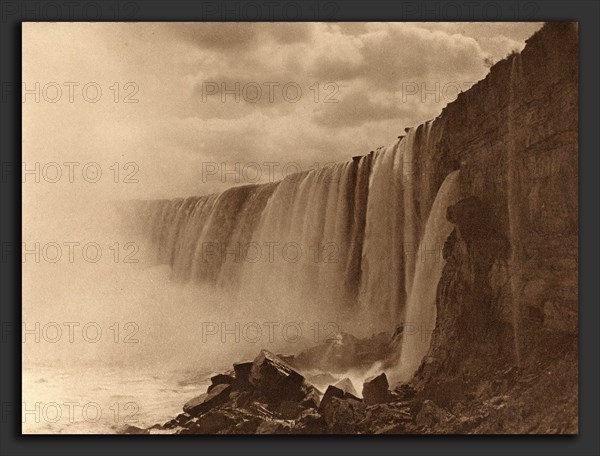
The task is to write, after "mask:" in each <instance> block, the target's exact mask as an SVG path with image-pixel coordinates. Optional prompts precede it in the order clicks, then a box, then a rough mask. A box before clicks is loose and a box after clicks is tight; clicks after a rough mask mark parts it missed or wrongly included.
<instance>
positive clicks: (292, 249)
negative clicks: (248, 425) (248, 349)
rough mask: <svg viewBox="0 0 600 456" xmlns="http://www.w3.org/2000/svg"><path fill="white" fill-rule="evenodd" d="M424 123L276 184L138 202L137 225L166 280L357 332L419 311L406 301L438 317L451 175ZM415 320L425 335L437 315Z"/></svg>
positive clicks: (436, 136)
mask: <svg viewBox="0 0 600 456" xmlns="http://www.w3.org/2000/svg"><path fill="white" fill-rule="evenodd" d="M432 124H433V122H429V123H427V124H425V125H422V126H421V127H419V128H414V129H411V130H410V131H409V132H408V134H407V135H406V136H404V137H401V138H400V139H399V140H398V141H397V142H396V143H394V144H392V145H391V146H389V147H383V148H379V149H378V150H376V151H372V152H371V153H369V154H368V155H365V156H359V157H354V158H353V159H352V160H350V161H347V162H344V163H339V164H334V165H331V166H327V167H323V168H321V169H319V170H308V171H305V172H301V173H297V174H294V175H290V176H288V177H286V178H285V179H283V180H281V181H279V182H273V183H266V184H262V185H243V186H238V187H233V188H230V189H227V190H226V191H224V192H222V193H219V194H212V195H206V196H194V197H188V198H182V199H172V200H157V201H145V202H139V204H138V207H137V217H138V220H139V226H141V227H143V230H144V232H145V235H146V236H147V238H148V239H149V241H150V244H151V246H152V249H153V251H154V252H155V259H156V261H157V262H158V263H161V264H168V265H169V266H170V267H171V270H172V278H173V280H176V281H182V282H194V283H199V284H203V285H208V286H209V287H214V288H216V289H220V290H223V291H224V292H225V293H226V294H227V296H228V299H233V300H235V302H236V303H237V305H238V306H252V307H253V308H256V307H259V308H264V309H265V310H269V309H272V312H273V313H274V314H277V313H278V312H281V315H286V312H288V311H290V310H291V309H293V308H298V307H301V308H302V309H304V312H308V313H309V314H310V313H311V312H315V313H316V314H318V315H322V316H327V317H328V318H329V319H332V320H334V321H337V322H344V323H345V324H347V325H349V326H350V327H355V328H354V332H357V331H358V332H362V333H365V334H368V333H373V332H376V331H383V330H385V331H394V330H395V329H396V327H398V326H400V325H401V324H402V323H403V322H404V319H405V317H406V316H407V315H410V316H411V318H414V317H415V316H417V315H420V311H415V310H414V309H407V302H412V303H413V304H412V305H413V306H416V307H422V306H427V307H428V310H426V311H424V313H425V314H427V315H430V316H431V315H434V314H435V311H434V309H433V307H434V306H435V290H436V282H432V281H431V280H430V277H429V275H428V271H430V270H441V266H442V265H443V258H442V253H441V252H442V246H443V242H444V240H445V237H446V236H447V234H448V233H447V232H446V231H447V229H446V228H445V224H447V223H448V222H445V212H446V208H447V206H448V205H449V204H451V203H452V202H454V200H456V184H455V182H454V181H455V180H456V174H457V173H456V172H453V170H451V169H446V170H442V171H441V172H440V170H433V169H432V168H431V163H432V162H431V157H433V155H434V154H435V151H436V148H437V147H438V146H439V142H440V138H441V136H442V132H441V131H436V133H434V129H433V128H432ZM444 179H446V181H445V182H444ZM442 182H444V184H443V185H442ZM438 190H439V192H438ZM436 195H437V198H436ZM432 207H433V211H432ZM442 225H444V229H441V228H439V227H440V226H442ZM146 230H147V231H146ZM432 230H433V231H436V230H437V231H439V233H437V232H433V231H432ZM442 233H443V235H442ZM438 275H439V274H438ZM417 294H418V295H419V297H418V298H417V297H416V296H415V298H413V299H412V301H411V300H408V297H410V296H413V295H417ZM421 298H422V299H421ZM412 324H413V325H415V326H416V327H418V328H419V330H422V331H424V332H425V333H426V332H431V330H432V329H433V327H429V325H434V321H431V318H427V321H425V320H423V321H418V322H417V321H415V322H412ZM425 339H426V338H425ZM425 339H423V340H424V341H425ZM413 340H421V338H419V337H417V338H413ZM427 346H428V344H427ZM417 351H418V352H419V353H425V352H426V351H427V347H424V348H421V349H419V350H417Z"/></svg>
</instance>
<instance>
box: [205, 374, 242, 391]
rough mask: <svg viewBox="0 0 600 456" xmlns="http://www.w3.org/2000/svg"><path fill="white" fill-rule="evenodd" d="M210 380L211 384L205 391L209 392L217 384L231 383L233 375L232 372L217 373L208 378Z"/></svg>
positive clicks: (233, 379) (233, 380)
mask: <svg viewBox="0 0 600 456" xmlns="http://www.w3.org/2000/svg"><path fill="white" fill-rule="evenodd" d="M210 382H211V385H210V386H209V387H208V389H207V390H206V392H207V393H210V392H211V391H212V390H213V389H214V387H215V386H217V385H232V384H233V383H234V382H235V376H234V374H233V372H230V373H224V374H217V375H213V376H212V377H211V378H210Z"/></svg>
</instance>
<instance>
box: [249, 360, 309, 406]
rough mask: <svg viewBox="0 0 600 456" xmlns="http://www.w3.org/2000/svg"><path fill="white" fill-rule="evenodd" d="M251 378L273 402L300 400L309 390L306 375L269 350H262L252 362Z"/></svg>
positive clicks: (256, 386) (253, 384) (251, 382)
mask: <svg viewBox="0 0 600 456" xmlns="http://www.w3.org/2000/svg"><path fill="white" fill-rule="evenodd" d="M249 380H250V384H251V385H252V386H254V387H255V388H256V389H257V390H259V391H261V392H262V393H263V394H264V395H265V397H267V399H268V400H269V401H270V402H272V403H280V402H281V401H283V400H292V401H297V402H299V401H301V400H302V399H303V398H304V396H305V394H306V392H307V391H306V389H305V388H304V385H305V382H304V377H303V376H302V375H300V374H299V373H298V372H296V371H295V370H294V369H293V368H292V367H291V366H290V365H289V364H287V363H286V362H284V361H283V360H281V359H280V358H278V357H277V356H276V355H274V354H273V353H271V352H269V351H267V350H261V352H260V353H259V355H258V356H257V357H256V359H255V360H254V362H253V363H252V369H251V370H250V377H249Z"/></svg>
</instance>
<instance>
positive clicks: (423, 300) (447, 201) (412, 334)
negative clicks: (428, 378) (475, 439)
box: [390, 171, 460, 381]
mask: <svg viewBox="0 0 600 456" xmlns="http://www.w3.org/2000/svg"><path fill="white" fill-rule="evenodd" d="M459 173H460V171H453V172H452V173H450V174H449V175H448V176H447V177H446V179H445V180H444V182H443V184H442V186H441V187H440V190H439V191H438V194H437V196H436V198H435V200H434V202H433V207H432V208H431V212H430V213H429V218H428V219H427V223H426V225H425V232H424V234H423V237H422V238H421V242H420V244H419V249H418V253H417V257H416V263H415V272H414V279H413V281H412V286H411V287H410V293H409V295H408V301H407V303H406V316H405V320H404V337H403V342H402V347H401V353H400V361H399V364H398V366H397V368H396V370H395V371H394V372H391V373H390V374H391V376H392V377H393V381H407V380H408V379H410V377H412V375H413V374H414V372H415V371H416V370H417V368H418V367H419V365H420V364H421V360H422V359H423V357H424V356H425V355H427V352H428V351H429V345H430V343H431V335H432V333H433V329H434V328H435V320H436V296H437V285H438V283H439V281H440V278H441V277H442V270H443V269H444V264H445V261H444V259H443V257H442V248H443V245H444V242H445V241H446V239H447V238H448V236H449V235H450V233H451V232H452V224H451V223H450V222H448V221H447V220H446V209H447V208H448V207H449V206H451V205H453V204H454V203H456V202H457V201H458V199H459V186H458V177H459Z"/></svg>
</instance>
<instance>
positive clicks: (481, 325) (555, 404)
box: [412, 23, 578, 433]
mask: <svg viewBox="0 0 600 456" xmlns="http://www.w3.org/2000/svg"><path fill="white" fill-rule="evenodd" d="M577 59H578V42H577V25H576V24H570V23H552V24H547V25H545V26H544V28H543V29H542V30H540V31H539V32H538V33H536V34H535V35H534V36H533V37H531V38H530V39H529V40H528V42H527V46H526V47H525V49H524V50H523V52H522V53H521V54H520V55H512V56H510V57H509V58H508V59H507V60H505V61H502V62H500V63H499V64H497V65H495V66H494V67H493V68H492V70H491V73H490V74H489V76H488V77H487V78H486V79H485V80H483V81H481V82H480V83H478V84H477V85H476V86H474V87H473V88H472V89H471V90H469V91H468V92H465V93H463V94H461V96H460V97H459V98H458V99H457V100H456V101H455V102H454V103H452V104H450V105H448V107H447V108H446V109H445V110H444V111H443V112H442V114H441V115H440V117H439V118H438V119H436V121H435V123H434V128H437V129H440V130H441V132H440V133H439V136H440V137H441V138H442V139H441V140H440V142H439V148H438V150H437V151H436V154H435V155H433V156H431V157H429V159H430V160H432V163H433V167H434V169H436V170H437V171H438V172H437V173H436V175H443V174H444V172H445V171H444V170H447V169H451V168H453V167H456V166H460V169H461V177H460V187H461V193H462V194H463V195H464V197H465V199H463V200H462V201H460V202H459V203H457V204H455V205H454V206H452V207H450V208H449V209H448V213H447V218H448V220H449V221H450V222H452V223H453V224H454V225H455V229H454V231H453V232H452V234H451V235H450V237H449V238H448V240H447V241H446V244H445V246H444V258H445V259H446V261H447V262H446V265H445V267H444V270H443V274H442V278H441V280H440V282H439V284H438V291H437V323H436V328H435V331H434V333H433V336H432V343H431V347H430V351H429V354H428V356H427V357H426V358H425V359H424V361H423V363H422V365H421V367H420V369H419V371H418V372H417V374H416V375H415V377H414V378H413V381H412V386H414V387H415V388H416V389H417V390H418V391H420V393H419V394H420V397H421V398H423V399H425V398H434V399H435V400H436V402H437V403H438V404H442V405H443V406H445V407H447V408H448V409H449V410H453V411H454V412H456V413H459V414H461V412H457V411H456V410H455V408H456V407H458V406H459V405H460V406H461V407H464V406H465V401H467V403H470V404H471V405H473V404H475V403H477V401H478V400H479V401H481V400H483V399H485V398H488V399H489V398H490V397H493V396H496V397H504V398H509V399H507V400H508V402H509V403H510V402H511V401H512V405H513V407H514V408H517V407H518V411H519V412H520V413H517V414H516V415H514V417H513V418H511V424H510V425H507V424H506V422H505V419H508V418H507V417H503V418H498V416H500V415H498V414H496V418H497V419H495V418H492V417H489V416H487V417H486V420H485V424H483V425H479V424H473V423H471V424H472V426H473V427H474V429H471V431H475V432H476V431H479V432H566V433H575V432H577V334H578V330H577V302H578V290H577V281H578V269H577V264H578V253H577V246H578V228H577V214H578V212H577V197H578V190H577V185H578V179H577V162H578V151H577V118H578V115H577V106H578V104H577V87H578V74H577V68H578V63H577ZM548 398H552V399H551V400H548ZM469 401H470V402H469ZM513 407H510V408H511V409H512V408H513ZM463 413H464V411H463ZM512 413H513V414H514V410H512ZM467 415H468V414H467ZM471 418H473V419H474V420H475V421H477V420H476V419H475V418H474V417H473V416H471ZM437 430H438V431H457V430H458V429H456V428H455V427H453V428H452V429H444V428H443V427H442V428H439V429H437ZM463 430H464V431H467V429H463ZM434 432H435V430H434Z"/></svg>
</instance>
